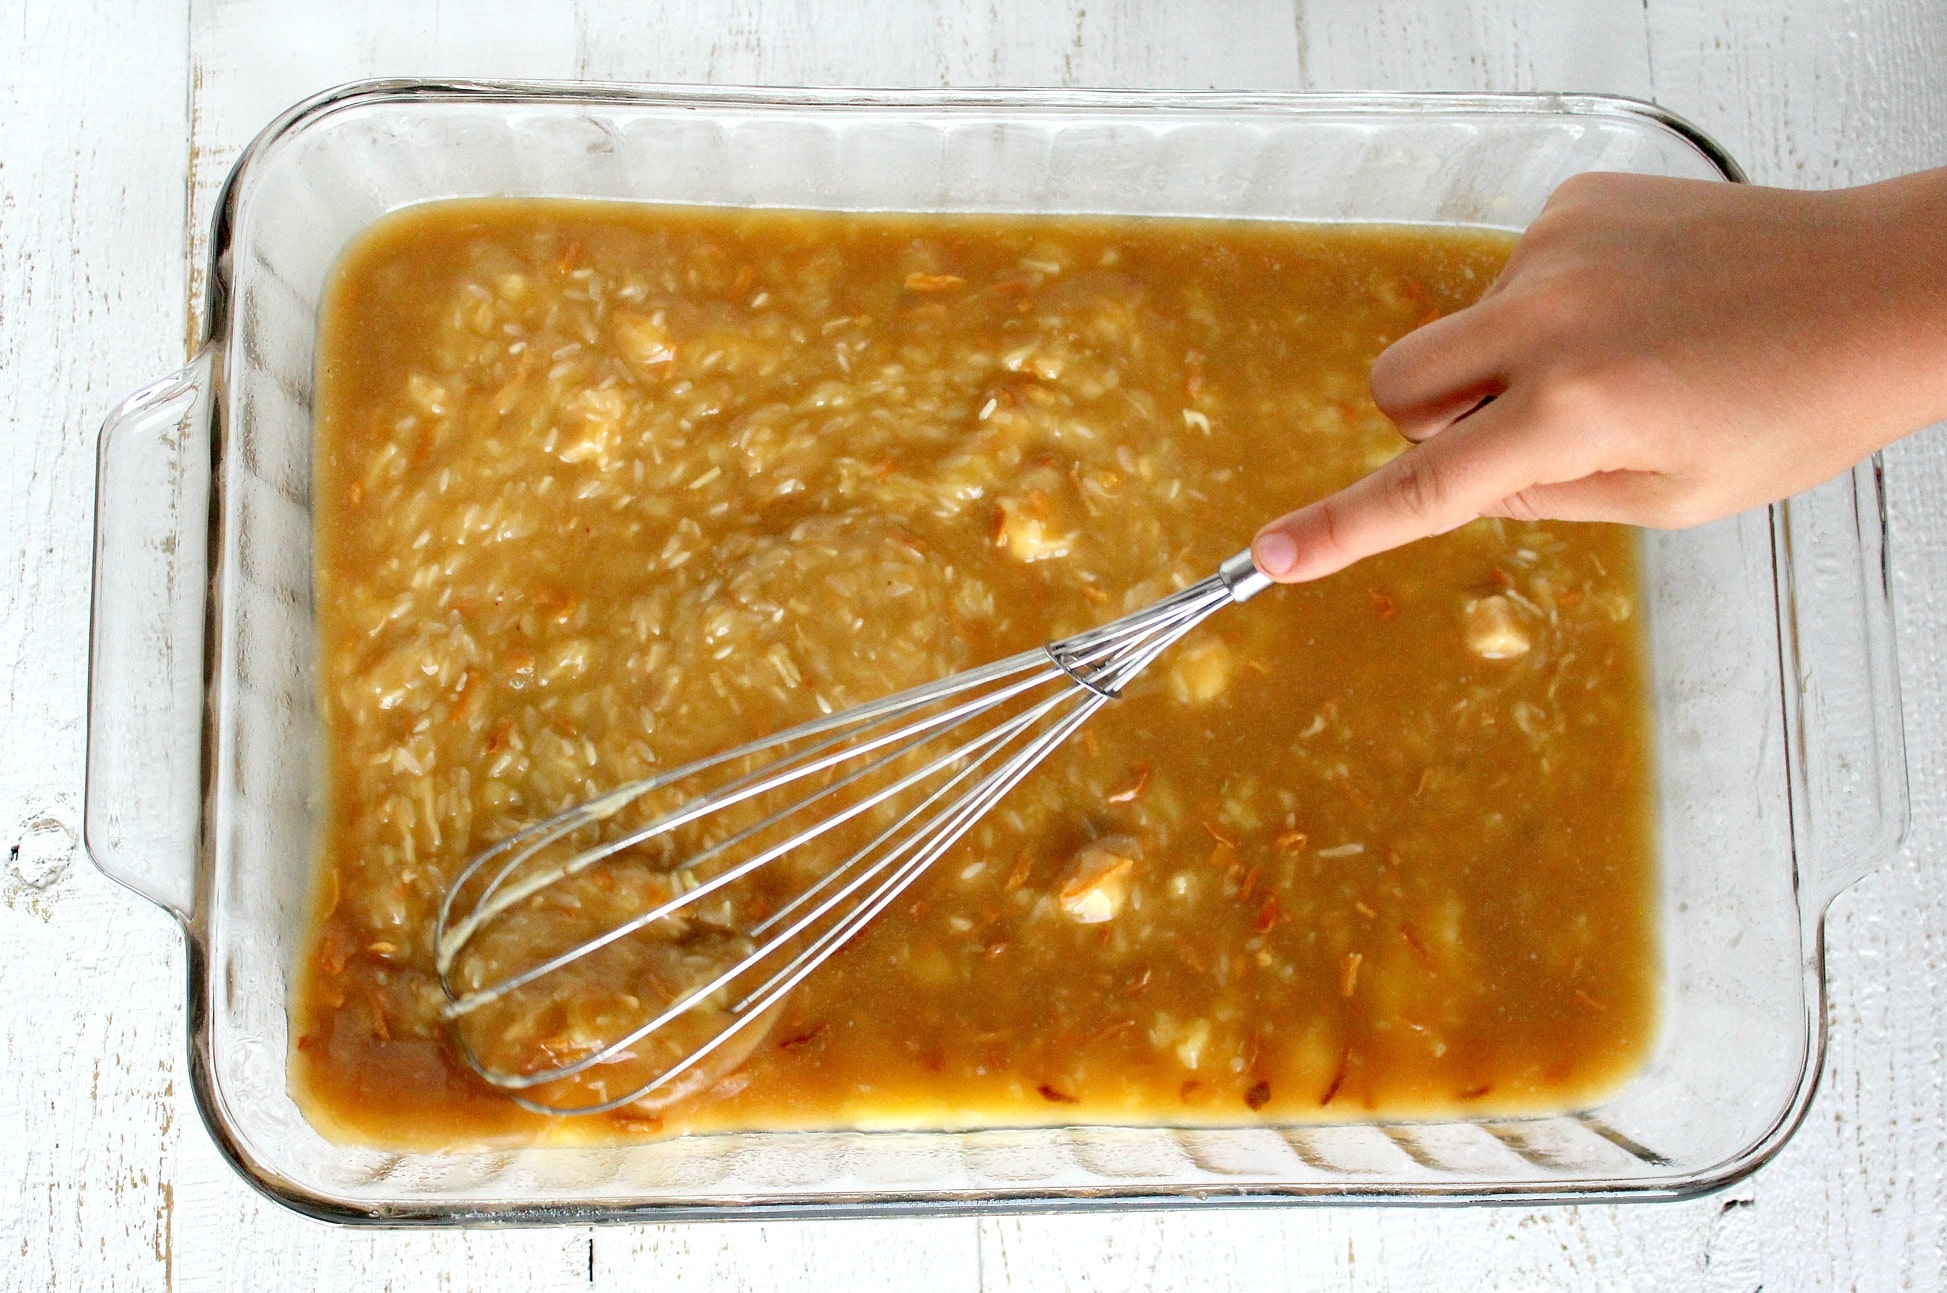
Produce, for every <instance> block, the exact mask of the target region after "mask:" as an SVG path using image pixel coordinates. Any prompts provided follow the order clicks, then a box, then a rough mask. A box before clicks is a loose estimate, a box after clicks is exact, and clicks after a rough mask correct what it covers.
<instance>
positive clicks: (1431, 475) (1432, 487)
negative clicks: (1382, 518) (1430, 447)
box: [1386, 453, 1448, 524]
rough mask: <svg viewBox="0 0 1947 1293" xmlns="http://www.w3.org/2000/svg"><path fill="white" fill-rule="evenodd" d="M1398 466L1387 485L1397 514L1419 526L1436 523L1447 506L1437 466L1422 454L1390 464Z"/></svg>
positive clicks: (1443, 476) (1444, 486)
mask: <svg viewBox="0 0 1947 1293" xmlns="http://www.w3.org/2000/svg"><path fill="white" fill-rule="evenodd" d="M1393 461H1394V462H1395V463H1396V464H1397V466H1396V467H1395V468H1394V471H1393V474H1392V476H1391V478H1390V479H1388V480H1387V482H1386V493H1387V496H1388V498H1389V499H1390V500H1391V501H1392V503H1393V504H1394V506H1396V507H1397V508H1398V509H1399V510H1400V511H1402V512H1404V513H1406V514H1407V515H1408V516H1410V517H1412V518H1413V519H1414V520H1415V521H1417V522H1419V523H1421V524H1432V523H1434V522H1436V521H1438V520H1439V518H1440V516H1441V514H1442V512H1443V510H1444V508H1445V506H1446V502H1447V493H1448V491H1447V481H1446V477H1445V473H1444V472H1442V471H1441V470H1440V466H1439V464H1438V463H1436V462H1434V461H1432V460H1431V459H1430V458H1429V457H1428V456H1427V455H1426V454H1424V453H1409V454H1405V455H1403V456H1401V457H1399V458H1395V459H1394V460H1393Z"/></svg>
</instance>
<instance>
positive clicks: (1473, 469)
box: [1251, 396, 1584, 583]
mask: <svg viewBox="0 0 1947 1293" xmlns="http://www.w3.org/2000/svg"><path fill="white" fill-rule="evenodd" d="M1546 448H1547V447H1546V444H1545V442H1543V441H1542V440H1540V438H1539V437H1538V435H1537V434H1536V432H1535V431H1534V430H1533V429H1531V427H1530V426H1529V425H1528V424H1527V423H1526V421H1525V420H1524V419H1523V418H1522V417H1521V416H1520V414H1519V411H1518V409H1517V407H1516V402H1515V401H1513V400H1511V399H1509V398H1508V397H1506V396H1503V397H1502V398H1501V399H1498V400H1495V401H1494V402H1493V403H1491V404H1488V405H1485V406H1483V407H1482V408H1481V410H1480V411H1479V412H1477V413H1475V414H1473V415H1471V416H1469V417H1465V418H1462V419H1461V420H1460V421H1458V422H1456V423H1454V424H1453V425H1452V426H1450V427H1448V428H1447V429H1446V430H1445V431H1442V432H1441V433H1440V434H1439V435H1436V436H1434V437H1433V438H1432V439H1430V440H1427V441H1425V442H1423V443H1421V444H1417V445H1415V446H1413V447H1412V448H1410V449H1408V450H1407V451H1406V452H1405V453H1403V454H1401V455H1400V456H1399V457H1397V458H1395V459H1393V460H1392V461H1391V462H1389V463H1387V464H1386V465H1385V466H1383V467H1381V468H1380V469H1379V470H1377V471H1375V472H1373V473H1372V474H1371V475H1369V476H1367V477H1365V478H1364V479H1362V480H1359V481H1355V482H1354V483H1353V484H1351V485H1348V486H1347V487H1346V488H1344V489H1342V490H1340V491H1339V492H1338V493H1336V494H1333V495H1331V496H1330V497H1328V498H1323V499H1320V500H1319V501H1318V502H1316V503H1313V504H1311V505H1310V506H1308V507H1301V508H1299V509H1298V510H1297V511H1295V512H1291V513H1289V514H1287V515H1285V516H1282V517H1279V518H1278V519H1277V520H1275V521H1273V522H1271V524H1269V525H1267V526H1265V527H1264V528H1263V529H1262V530H1260V531H1258V535H1257V538H1256V539H1254V540H1253V541H1252V543H1251V555H1252V557H1253V559H1254V560H1255V561H1256V562H1257V566H1258V569H1260V570H1262V571H1263V572H1264V573H1265V574H1267V575H1269V576H1271V578H1273V579H1276V580H1278V581H1280V582H1282V583H1295V582H1298V581H1300V580H1306V579H1317V578H1320V577H1321V576H1324V575H1329V574H1332V573H1333V572H1335V571H1338V570H1342V569H1344V568H1345V567H1346V566H1349V565H1351V564H1352V563H1353V562H1355V561H1359V560H1362V559H1363V558H1366V557H1369V556H1372V555H1373V554H1374V553H1377V552H1384V551H1386V550H1387V549H1389V548H1396V547H1399V546H1400V545H1401V544H1404V543H1411V542H1412V541H1413V540H1414V539H1422V538H1425V537H1426V536H1428V535H1431V534H1444V533H1445V532H1447V531H1448V530H1451V529H1454V528H1456V527H1458V526H1461V525H1465V524H1466V523H1467V522H1469V521H1471V520H1473V519H1475V518H1476V517H1478V516H1481V515H1482V514H1484V513H1485V512H1487V511H1488V510H1489V509H1490V508H1493V507H1494V506H1496V505H1497V504H1499V503H1501V502H1502V500H1504V499H1507V498H1509V497H1511V496H1513V495H1516V494H1519V493H1521V492H1522V491H1523V490H1526V489H1529V488H1530V487H1531V486H1534V485H1537V484H1543V483H1553V482H1555V481H1558V480H1566V479H1574V478H1575V477H1577V476H1580V475H1582V474H1584V473H1583V472H1579V471H1565V470H1562V468H1564V467H1566V465H1567V464H1557V463H1553V462H1550V461H1548V458H1549V457H1550V455H1548V454H1547V452H1546Z"/></svg>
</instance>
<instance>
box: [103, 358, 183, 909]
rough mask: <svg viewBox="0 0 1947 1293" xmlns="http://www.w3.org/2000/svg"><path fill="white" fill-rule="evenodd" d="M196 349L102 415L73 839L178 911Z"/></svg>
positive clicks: (112, 874)
mask: <svg viewBox="0 0 1947 1293" xmlns="http://www.w3.org/2000/svg"><path fill="white" fill-rule="evenodd" d="M212 366H213V360H212V356H211V352H210V350H209V349H208V348H205V349H204V350H203V351H202V352H201V353H199V354H198V355H197V356H196V357H195V358H194V359H192V360H190V362H189V364H188V366H187V367H185V368H183V369H182V371H180V372H178V373H175V374H173V375H172V376H169V377H165V378H163V379H162V380H161V381H158V382H154V383H151V384H150V385H148V386H145V387H143V388H142V389H141V390H139V391H137V392H136V393H135V394H133V395H131V396H129V397H128V399H126V400H124V401H123V402H122V404H121V406H120V407H119V408H117V409H116V410H115V411H114V412H113V413H111V414H109V415H108V420H107V421H106V422H104V423H103V424H102V429H101V447H100V452H99V458H98V461H97V464H96V476H95V575H94V605H93V617H92V622H91V624H90V626H89V629H90V631H89V644H88V773H87V776H88V780H87V788H86V791H85V794H84V800H85V807H84V809H83V814H82V821H83V827H82V829H83V834H84V838H85V840H86V842H87V847H88V856H89V857H90V858H92V859H93V860H94V863H95V866H96V867H97V868H98V869H99V870H100V871H101V872H102V874H104V875H106V876H107V877H108V878H109V879H111V880H115V881H117V882H119V883H121V884H123V885H126V886H127V887H128V888H130V889H133V890H134V891H135V892H136V893H138V894H141V895H142V896H143V897H144V898H147V899H149V900H150V901H152V902H155V903H157V904H159V905H161V906H162V907H164V908H166V909H168V910H170V911H172V912H174V913H176V915H177V916H178V917H179V918H187V916H188V914H189V912H190V910H191V907H192V904H193V903H194V901H195V864H196V845H197V835H198V828H199V824H200V821H201V815H202V813H201V810H202V757H201V752H202V697H203V622H204V609H205V599H206V589H207V582H208V571H209V567H208V563H207V561H206V555H207V552H208V547H209V495H210V393H211V372H212Z"/></svg>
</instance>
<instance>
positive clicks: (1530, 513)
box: [1494, 488, 1544, 521]
mask: <svg viewBox="0 0 1947 1293" xmlns="http://www.w3.org/2000/svg"><path fill="white" fill-rule="evenodd" d="M1494 511H1495V512H1496V514H1498V515H1501V516H1505V517H1507V518H1508V519H1509V520H1511V521H1539V520H1542V519H1543V517H1544V512H1543V508H1542V502H1541V499H1540V498H1539V496H1538V495H1537V493H1536V491H1535V490H1534V489H1532V488H1529V489H1522V490H1516V491H1515V492H1514V493H1512V494H1509V495H1508V496H1507V497H1506V498H1504V499H1502V500H1501V501H1500V503H1499V504H1498V505H1497V506H1496V507H1495V508H1494Z"/></svg>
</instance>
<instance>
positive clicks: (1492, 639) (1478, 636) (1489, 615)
mask: <svg viewBox="0 0 1947 1293" xmlns="http://www.w3.org/2000/svg"><path fill="white" fill-rule="evenodd" d="M1462 617H1463V620H1464V622H1465V624H1466V629H1467V649H1468V650H1469V651H1472V652H1473V653H1474V654H1475V655H1477V656H1479V657H1481V659H1483V660H1512V659H1514V658H1515V657H1516V656H1523V655H1526V654H1528V647H1529V645H1530V643H1529V641H1528V630H1527V629H1525V628H1523V627H1522V625H1521V620H1520V618H1519V617H1518V615H1517V614H1516V612H1515V609H1514V603H1513V602H1511V601H1509V600H1508V599H1507V598H1505V597H1503V596H1501V595H1500V594H1499V593H1496V594H1495V595H1494V596H1492V597H1482V598H1479V599H1477V600H1475V601H1471V602H1468V603H1467V606H1466V609H1465V610H1464V611H1463V612H1462Z"/></svg>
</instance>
